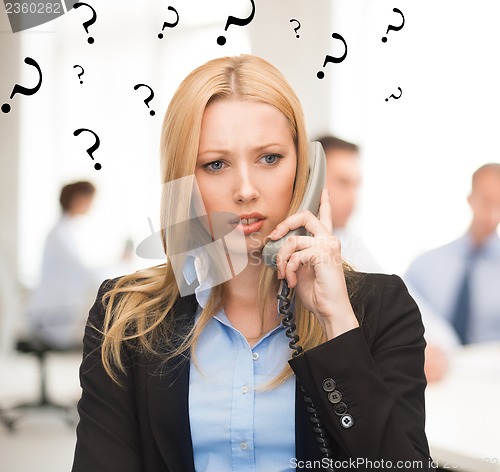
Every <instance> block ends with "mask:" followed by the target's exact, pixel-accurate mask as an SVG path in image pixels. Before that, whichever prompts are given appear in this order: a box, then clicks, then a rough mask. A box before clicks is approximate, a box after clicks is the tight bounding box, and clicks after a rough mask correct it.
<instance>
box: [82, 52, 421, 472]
mask: <svg viewBox="0 0 500 472" xmlns="http://www.w3.org/2000/svg"><path fill="white" fill-rule="evenodd" d="M161 155H162V178H163V181H164V182H173V181H177V180H181V179H182V178H183V177H186V176H189V175H194V177H195V179H196V183H197V187H198V188H199V192H200V194H201V198H202V201H203V206H204V208H205V210H206V212H207V213H208V215H211V214H219V213H221V214H223V213H229V214H236V215H238V220H239V222H238V223H239V224H238V225H237V226H238V230H239V231H240V234H242V237H244V240H245V246H246V252H247V256H248V260H249V261H250V262H249V263H248V264H247V265H246V266H245V268H244V269H243V270H242V271H241V272H239V273H238V274H236V275H235V276H234V277H232V278H230V279H229V280H227V281H226V282H224V283H222V284H219V285H217V286H214V287H212V288H211V289H210V290H208V291H207V290H205V291H204V292H198V293H195V294H194V295H189V296H185V297H181V296H179V284H178V280H176V276H175V273H174V268H173V266H172V263H171V260H170V259H171V258H169V260H168V261H167V263H166V264H164V265H161V266H158V267H154V268H151V269H148V270H144V271H140V272H137V273H135V274H132V275H128V276H125V277H122V278H120V279H118V280H115V281H111V282H107V283H104V284H103V286H102V287H101V289H100V291H99V294H98V297H97V301H96V303H95V305H94V306H93V308H92V309H91V312H90V319H89V325H88V327H87V330H86V334H85V339H84V344H85V354H84V361H83V364H82V367H81V383H82V388H83V395H82V398H81V400H80V402H79V413H80V418H81V419H80V423H79V426H78V429H77V435H78V441H77V447H76V453H75V462H74V467H73V470H74V471H89V470H92V471H115V470H116V471H120V472H123V471H160V470H165V471H183V472H184V471H190V470H191V471H192V470H200V471H201V470H207V471H211V470H214V471H222V470H256V471H274V470H288V469H290V468H298V469H303V470H306V469H308V468H321V467H323V468H325V469H326V468H327V467H330V466H333V467H335V468H337V469H338V468H342V467H343V468H349V467H352V462H351V465H350V466H349V464H348V462H346V461H349V460H350V461H354V463H355V464H357V468H358V470H368V469H370V468H371V467H374V468H381V465H382V464H381V462H380V461H392V462H393V467H394V468H396V467H397V465H396V462H397V461H402V462H401V464H403V463H405V462H406V464H407V465H408V464H412V465H410V467H409V468H413V470H418V469H421V470H429V469H430V465H429V458H428V446H427V440H426V437H425V433H424V388H425V377H424V374H423V350H424V346H425V342H424V340H423V328H422V323H421V320H420V314H419V311H418V308H417V306H416V305H415V303H414V301H413V300H412V299H411V297H410V296H409V295H408V292H407V291H406V288H405V286H404V284H403V283H402V281H401V280H400V279H399V278H398V277H396V276H382V275H368V274H358V273H356V272H354V271H352V270H351V269H349V267H347V266H344V265H343V264H342V260H341V257H340V247H339V244H338V241H337V240H336V239H335V237H333V236H332V235H331V221H330V208H329V203H328V195H327V194H326V193H325V192H323V194H322V198H321V207H320V212H319V217H318V218H317V217H315V216H314V215H313V214H311V213H309V212H304V213H297V214H295V211H296V209H297V208H298V206H299V203H300V201H301V198H302V196H303V194H304V188H305V184H306V180H307V165H308V164H307V138H306V130H305V124H304V118H303V114H302V109H301V106H300V103H299V101H298V99H297V97H296V95H295V93H294V92H293V90H292V89H291V88H290V86H289V85H288V83H287V82H286V81H285V79H284V78H283V77H282V75H281V74H280V73H279V72H278V71H277V70H276V69H275V68H274V67H273V66H271V65H270V64H268V63H267V62H265V61H264V60H262V59H259V58H257V57H254V56H249V55H243V56H239V57H233V58H222V59H216V60H213V61H210V62H208V63H207V64H205V65H203V66H201V67H200V68H198V69H197V70H195V71H193V72H192V73H191V74H190V75H189V76H188V77H187V78H186V79H185V80H184V81H183V83H182V84H181V85H180V87H179V89H178V90H177V92H176V94H175V95H174V97H173V99H172V101H171V103H170V105H169V107H168V110H167V113H166V116H165V120H164V125H163V133H162V146H161ZM165 195H167V194H165ZM162 205H163V208H162V210H163V211H162V217H163V221H162V227H163V228H167V229H169V228H172V227H173V226H174V225H175V223H177V222H179V221H182V218H184V219H186V218H187V215H188V214H189V209H190V207H191V208H192V207H193V205H192V201H190V198H181V197H179V196H178V198H176V199H175V201H173V199H172V198H166V197H164V198H163V201H162ZM194 206H196V204H195V205H194ZM234 226H236V224H234ZM301 226H304V227H305V228H306V229H307V230H308V232H309V233H310V234H311V235H310V236H301V237H291V238H289V239H288V241H287V242H286V244H285V245H283V247H282V248H281V249H280V252H279V254H278V256H279V257H278V261H279V263H278V271H275V270H273V269H272V268H269V267H267V266H264V264H263V263H262V257H261V251H262V248H263V246H264V244H265V243H266V242H267V241H268V240H278V239H280V238H281V237H282V236H284V235H285V234H286V233H287V232H288V231H289V230H291V229H295V228H298V227H301ZM179 237H180V235H179V234H178V233H177V234H173V235H172V234H171V232H170V231H165V232H164V246H165V250H166V252H167V253H169V252H168V251H169V245H171V244H173V243H172V241H174V243H175V241H176V240H178V239H179ZM187 237H189V236H187ZM233 249H234V248H233ZM231 250H232V248H229V251H231ZM170 253H171V254H173V253H175V251H172V250H171V248H170ZM187 261H188V258H186V266H187V265H188V262H187ZM195 266H196V264H195ZM196 268H197V269H200V268H199V266H198V267H195V269H196ZM186 272H189V271H186ZM198 272H200V270H198ZM198 277H199V275H198ZM283 279H286V280H287V281H288V284H289V286H290V288H292V289H293V291H294V292H295V294H294V306H293V310H294V312H295V320H296V324H297V335H298V336H299V342H298V344H299V345H300V346H301V347H302V348H303V349H304V352H303V354H301V355H299V356H297V357H294V358H293V359H292V360H291V361H290V365H291V368H292V369H293V371H292V370H291V369H290V367H289V366H288V363H287V360H289V359H290V357H291V350H290V348H289V347H288V339H287V338H286V336H285V333H284V329H283V328H282V327H281V326H280V318H279V316H278V314H277V308H276V293H277V291H278V289H279V285H280V282H281V280H283ZM207 292H208V293H207ZM302 390H304V391H305V392H307V394H306V396H304V393H303V391H302ZM311 404H312V405H313V407H311ZM318 422H320V423H321V424H318ZM313 427H314V428H315V429H316V430H317V431H313ZM319 446H321V449H322V450H320V447H319ZM314 461H316V462H314ZM342 461H344V462H342ZM369 461H372V462H371V463H370V462H369ZM377 461H378V463H377ZM399 468H402V466H400V467H399Z"/></svg>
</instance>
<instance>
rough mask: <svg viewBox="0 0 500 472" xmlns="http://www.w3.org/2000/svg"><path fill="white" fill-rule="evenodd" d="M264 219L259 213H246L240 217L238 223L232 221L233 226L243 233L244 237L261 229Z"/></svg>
mask: <svg viewBox="0 0 500 472" xmlns="http://www.w3.org/2000/svg"><path fill="white" fill-rule="evenodd" d="M265 219H266V218H265V217H264V216H263V215H261V214H260V213H255V212H254V213H247V214H242V215H240V219H239V220H238V221H234V224H236V225H237V228H238V229H241V231H243V234H244V235H245V236H248V235H249V234H252V233H255V232H256V231H259V230H260V229H261V228H262V225H263V224H264V221H265Z"/></svg>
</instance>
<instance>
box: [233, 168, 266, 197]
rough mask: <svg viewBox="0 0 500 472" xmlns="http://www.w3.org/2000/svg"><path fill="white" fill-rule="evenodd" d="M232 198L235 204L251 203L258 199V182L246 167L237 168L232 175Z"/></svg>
mask: <svg viewBox="0 0 500 472" xmlns="http://www.w3.org/2000/svg"><path fill="white" fill-rule="evenodd" d="M233 185H234V193H233V198H234V201H235V202H237V203H248V202H253V201H255V200H257V199H258V198H259V195H260V192H259V188H258V181H257V178H256V176H255V175H254V173H253V172H252V169H251V168H250V167H248V166H247V165H242V166H239V167H238V168H237V169H236V172H235V175H234V184H233Z"/></svg>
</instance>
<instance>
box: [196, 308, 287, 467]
mask: <svg viewBox="0 0 500 472" xmlns="http://www.w3.org/2000/svg"><path fill="white" fill-rule="evenodd" d="M289 357H290V348H289V347H288V339H287V338H286V336H285V333H284V329H283V328H282V327H281V326H279V327H277V328H275V329H274V330H272V331H271V332H269V333H267V334H266V335H265V336H264V337H263V338H262V339H261V340H260V341H259V342H258V343H257V344H255V346H254V347H253V348H251V347H250V345H249V344H248V342H247V340H246V339H245V337H244V336H243V335H242V334H241V333H240V332H239V331H238V330H236V329H235V328H233V327H232V326H231V323H230V321H229V320H228V318H227V316H226V315H225V313H224V312H223V311H222V312H220V313H218V314H217V315H216V316H215V317H214V318H212V319H211V320H210V321H209V323H208V325H207V326H206V327H205V329H204V330H203V332H202V333H201V335H200V338H199V341H198V345H197V348H196V359H197V365H195V364H194V362H193V360H192V361H191V368H190V378H189V421H190V426H191V437H192V442H193V450H194V462H195V467H196V470H197V471H214V472H224V471H234V472H236V471H238V472H240V471H241V472H250V471H251V472H255V471H258V472H261V471H285V470H290V461H291V459H292V458H293V457H295V377H291V378H289V379H288V380H287V381H286V382H285V383H284V384H282V385H280V386H279V387H277V388H274V389H272V390H269V389H268V390H259V387H262V386H263V385H264V384H265V383H266V382H268V381H269V380H271V379H273V378H274V377H276V376H277V375H278V374H279V373H280V372H281V370H282V369H283V366H284V365H285V364H286V363H287V360H288V359H289Z"/></svg>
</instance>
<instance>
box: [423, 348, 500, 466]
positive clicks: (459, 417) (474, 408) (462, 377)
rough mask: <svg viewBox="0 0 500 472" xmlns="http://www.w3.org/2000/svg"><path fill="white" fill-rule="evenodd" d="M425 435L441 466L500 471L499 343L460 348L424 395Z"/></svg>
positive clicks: (432, 453) (433, 456)
mask: <svg viewBox="0 0 500 472" xmlns="http://www.w3.org/2000/svg"><path fill="white" fill-rule="evenodd" d="M426 416H427V422H426V423H427V424H426V432H427V439H428V441H429V446H430V449H431V456H432V458H433V459H434V460H435V461H437V462H439V467H440V468H443V469H449V470H461V471H464V472H500V343H486V344H473V345H470V346H466V347H462V348H460V349H459V350H458V352H457V354H456V355H455V356H454V357H453V360H452V361H451V367H450V370H449V372H448V373H447V375H446V377H445V378H444V379H443V380H442V381H440V382H437V383H433V384H429V385H428V387H427V390H426Z"/></svg>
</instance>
